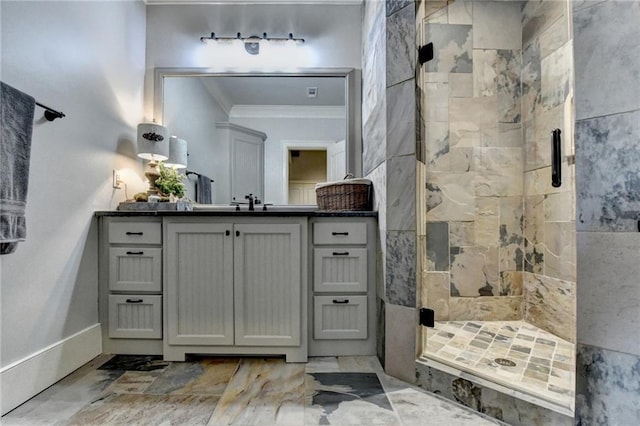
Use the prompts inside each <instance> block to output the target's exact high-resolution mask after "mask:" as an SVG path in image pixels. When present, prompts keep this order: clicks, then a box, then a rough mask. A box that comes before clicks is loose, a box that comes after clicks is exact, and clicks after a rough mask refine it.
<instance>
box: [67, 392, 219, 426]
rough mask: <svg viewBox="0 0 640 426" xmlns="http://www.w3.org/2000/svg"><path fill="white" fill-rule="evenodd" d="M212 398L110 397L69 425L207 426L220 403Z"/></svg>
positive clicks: (120, 395) (205, 396) (82, 413)
mask: <svg viewBox="0 0 640 426" xmlns="http://www.w3.org/2000/svg"><path fill="white" fill-rule="evenodd" d="M218 399H219V398H218V397H217V396H210V395H134V394H129V395H125V394H111V395H108V396H106V397H105V398H102V399H99V400H97V401H95V402H93V403H91V404H89V405H88V406H86V407H85V408H83V409H82V410H80V411H79V412H78V413H76V414H75V415H74V416H73V417H71V418H70V419H69V421H68V422H67V423H66V424H67V425H70V426H71V425H82V426H84V425H160V424H161V425H206V424H207V421H208V420H209V417H211V413H213V410H214V409H215V407H216V403H217V402H218Z"/></svg>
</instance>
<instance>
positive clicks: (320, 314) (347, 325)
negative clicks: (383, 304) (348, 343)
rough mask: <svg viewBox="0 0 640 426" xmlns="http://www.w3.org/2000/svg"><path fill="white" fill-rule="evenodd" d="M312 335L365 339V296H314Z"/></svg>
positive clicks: (316, 337)
mask: <svg viewBox="0 0 640 426" xmlns="http://www.w3.org/2000/svg"><path fill="white" fill-rule="evenodd" d="M313 305H314V309H313V312H314V314H313V319H314V324H313V337H314V338H315V339H317V340H323V339H366V338H367V296H314V297H313Z"/></svg>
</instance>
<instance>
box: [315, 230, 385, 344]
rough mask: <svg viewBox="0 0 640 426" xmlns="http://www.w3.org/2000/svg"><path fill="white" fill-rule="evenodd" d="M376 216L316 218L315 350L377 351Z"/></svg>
mask: <svg viewBox="0 0 640 426" xmlns="http://www.w3.org/2000/svg"><path fill="white" fill-rule="evenodd" d="M376 229H377V227H376V226H375V220H374V219H373V218H368V217H317V218H313V219H312V220H311V232H312V237H311V240H312V245H311V250H312V255H311V257H312V266H311V275H310V277H311V281H312V291H313V293H312V294H313V296H312V298H311V302H310V309H311V310H312V312H313V315H312V325H311V327H310V334H311V338H310V341H309V354H310V355H312V356H336V355H375V345H376V328H375V326H376V321H375V320H376V316H375V289H376V286H375V276H376V274H375V259H376V250H375V248H376Z"/></svg>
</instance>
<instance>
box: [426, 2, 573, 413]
mask: <svg viewBox="0 0 640 426" xmlns="http://www.w3.org/2000/svg"><path fill="white" fill-rule="evenodd" d="M427 4H428V3H427ZM427 13H428V12H427ZM423 15H424V14H423ZM417 39H418V45H419V46H422V45H425V44H428V43H433V50H434V58H433V59H432V60H430V61H428V62H426V63H424V64H423V65H422V66H421V67H420V68H419V71H418V73H417V78H418V86H419V92H420V97H421V100H420V102H421V110H422V111H421V116H422V120H423V125H424V126H423V129H422V132H421V133H422V137H421V141H422V143H423V144H424V159H423V162H424V166H422V167H423V170H424V171H423V173H421V174H422V175H423V176H424V187H423V189H422V190H423V191H424V193H423V194H421V197H423V198H424V203H422V208H423V209H424V210H423V211H421V212H420V216H419V217H420V219H419V220H421V221H423V223H425V224H426V249H425V251H424V254H423V256H422V258H421V259H419V262H420V263H421V264H422V265H421V269H422V276H421V280H422V282H421V291H420V297H421V306H426V307H429V308H431V309H433V310H434V311H435V319H436V325H435V327H434V328H432V329H424V330H425V331H424V332H423V336H422V337H423V342H422V346H423V347H422V349H423V351H422V357H421V359H422V361H423V362H424V363H425V364H426V365H429V366H430V367H431V368H436V369H441V370H442V371H447V372H449V373H450V374H452V375H454V376H456V375H457V376H458V377H460V376H461V374H463V373H464V374H463V376H464V377H468V378H474V379H476V382H477V383H489V385H488V386H489V387H493V389H498V390H501V389H502V390H504V389H507V390H508V391H506V392H507V393H510V394H513V395H517V396H518V397H519V398H521V399H524V400H526V401H528V402H530V403H533V404H536V405H539V406H542V407H545V408H546V409H549V410H552V411H554V412H556V413H560V414H563V415H565V416H570V417H573V410H574V381H575V377H574V376H575V372H574V365H575V362H574V352H575V351H574V343H575V337H576V320H575V318H576V314H575V305H576V303H575V295H576V261H575V259H576V254H575V253H576V244H575V241H576V239H575V198H576V197H575V185H574V176H575V171H574V143H573V126H574V124H573V123H574V114H573V86H574V85H573V54H572V48H573V42H572V33H571V4H570V2H568V1H557V0H544V1H541V0H529V1H522V2H520V1H470V0H469V1H467V0H455V2H449V4H448V5H447V6H446V7H444V8H443V9H440V10H438V11H436V12H433V13H431V14H429V15H428V16H426V17H424V16H422V17H420V14H418V23H417ZM556 129H559V130H560V131H561V133H559V132H557V130H556ZM554 130H555V133H552V132H554ZM552 135H555V136H556V147H557V146H560V156H559V159H560V172H561V176H562V180H561V182H560V185H559V186H558V185H557V182H555V183H554V182H552V175H554V176H557V171H555V173H553V172H554V170H553V169H554V167H552V166H553V159H554V157H553V155H552V154H553V152H552V146H553V143H552V142H553V141H552V139H553V138H552ZM558 135H561V137H562V139H561V143H560V144H559V145H558V144H557V141H558V138H557V137H558ZM556 159H557V157H556ZM557 165H558V164H557V163H556V166H557Z"/></svg>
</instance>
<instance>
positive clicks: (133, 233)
mask: <svg viewBox="0 0 640 426" xmlns="http://www.w3.org/2000/svg"><path fill="white" fill-rule="evenodd" d="M125 234H126V235H143V234H144V233H143V232H130V231H127V232H125Z"/></svg>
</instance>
